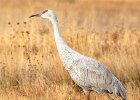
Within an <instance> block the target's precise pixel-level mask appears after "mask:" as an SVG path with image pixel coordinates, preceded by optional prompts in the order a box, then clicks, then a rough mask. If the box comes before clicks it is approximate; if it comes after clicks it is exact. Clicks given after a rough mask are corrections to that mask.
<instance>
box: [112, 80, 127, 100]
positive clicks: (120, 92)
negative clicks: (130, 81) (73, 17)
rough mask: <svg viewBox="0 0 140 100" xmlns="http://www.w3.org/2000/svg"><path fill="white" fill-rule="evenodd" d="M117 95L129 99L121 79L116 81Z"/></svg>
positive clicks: (123, 99) (124, 99)
mask: <svg viewBox="0 0 140 100" xmlns="http://www.w3.org/2000/svg"><path fill="white" fill-rule="evenodd" d="M115 95H116V96H120V97H122V100H127V96H126V91H125V88H124V87H123V85H122V84H121V82H120V81H119V80H117V82H116V86H115Z"/></svg>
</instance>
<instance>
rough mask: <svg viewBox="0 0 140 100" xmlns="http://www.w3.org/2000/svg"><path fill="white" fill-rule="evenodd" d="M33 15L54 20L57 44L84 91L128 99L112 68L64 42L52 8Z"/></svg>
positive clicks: (68, 67) (65, 64) (73, 75)
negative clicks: (109, 68)
mask: <svg viewBox="0 0 140 100" xmlns="http://www.w3.org/2000/svg"><path fill="white" fill-rule="evenodd" d="M33 16H41V17H43V18H48V19H49V20H50V21H51V22H52V24H53V29H54V36H55V42H56V46H57V49H58V52H59V55H60V58H61V60H62V62H63V64H64V66H65V69H66V70H67V71H68V72H69V74H70V76H71V78H72V79H73V81H74V82H75V83H76V84H77V85H79V86H80V87H81V88H82V89H83V91H84V92H88V91H92V90H93V91H96V92H97V93H107V94H114V95H115V96H119V97H122V98H123V100H126V99H127V97H126V92H125V89H124V87H123V85H122V84H121V82H120V81H119V80H118V79H117V78H116V77H115V76H114V75H113V74H112V73H111V71H110V70H108V69H107V68H106V67H105V66H104V65H103V64H102V63H100V62H99V61H97V60H95V59H92V58H90V57H87V56H84V55H82V54H80V53H78V52H76V51H74V50H73V49H71V48H70V47H69V46H68V45H67V44H66V43H65V42H64V40H63V39H62V37H61V34H60V31H59V28H58V22H57V17H56V16H55V14H54V13H53V11H52V10H46V11H45V12H43V13H41V14H36V15H33ZM31 17H32V16H31Z"/></svg>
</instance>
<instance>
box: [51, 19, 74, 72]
mask: <svg viewBox="0 0 140 100" xmlns="http://www.w3.org/2000/svg"><path fill="white" fill-rule="evenodd" d="M51 22H52V24H53V29H54V36H55V42H56V46H57V49H58V52H59V56H60V58H61V60H62V62H63V64H64V66H65V68H66V69H67V70H69V69H70V65H71V62H72V61H73V60H74V58H75V56H77V55H76V54H77V52H76V51H74V50H72V49H71V48H70V47H69V46H68V45H67V44H66V43H65V42H64V40H63V39H62V36H61V34H60V31H59V28H58V22H57V19H54V20H52V21H51Z"/></svg>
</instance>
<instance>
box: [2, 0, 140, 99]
mask: <svg viewBox="0 0 140 100" xmlns="http://www.w3.org/2000/svg"><path fill="white" fill-rule="evenodd" d="M7 2H8V3H7ZM139 4H140V3H139V1H135V2H132V1H131V0H128V2H122V1H121V0H119V2H118V1H117V2H116V0H114V2H110V1H108V2H105V1H103V0H100V1H99V2H97V1H94V2H93V1H92V0H89V1H86V0H60V1H59V0H56V1H55V0H54V1H53V0H52V1H46V0H40V1H39V0H37V1H34V0H30V1H29V0H24V1H16V0H15V1H14V0H13V1H4V0H1V2H0V6H1V11H0V13H1V16H0V22H1V23H0V26H1V27H0V88H1V89H0V99H1V100H84V94H83V92H82V91H81V89H80V88H79V87H77V86H76V85H75V84H74V83H73V82H72V80H71V78H70V77H69V75H68V73H67V72H66V71H65V69H64V68H63V65H62V63H61V61H60V59H59V56H58V53H57V49H56V46H55V42H54V37H53V29H52V25H51V24H50V22H48V21H44V19H41V18H34V19H29V18H28V16H30V15H31V14H33V13H36V12H39V11H42V10H44V9H46V8H52V9H54V10H55V11H56V12H57V16H58V20H59V26H60V29H61V32H62V35H63V37H64V39H65V40H66V41H67V43H68V44H69V45H70V46H71V47H72V48H73V49H75V50H77V51H79V52H81V53H82V54H85V55H88V56H90V57H93V58H95V59H98V60H100V61H101V62H102V63H104V64H105V65H107V66H108V68H109V69H110V70H111V71H112V72H113V73H114V74H115V75H116V76H117V77H118V78H119V79H120V80H121V82H123V84H124V86H125V88H126V89H127V93H128V100H139V99H140V20H139V18H140V13H139V12H140V8H139ZM91 98H92V100H107V97H106V96H105V95H101V94H96V93H92V94H91Z"/></svg>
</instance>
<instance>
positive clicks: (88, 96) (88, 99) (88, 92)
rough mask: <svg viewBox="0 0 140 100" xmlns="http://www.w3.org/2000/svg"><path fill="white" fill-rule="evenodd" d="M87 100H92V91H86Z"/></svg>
mask: <svg viewBox="0 0 140 100" xmlns="http://www.w3.org/2000/svg"><path fill="white" fill-rule="evenodd" d="M84 93H85V97H86V100H90V91H84Z"/></svg>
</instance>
